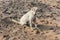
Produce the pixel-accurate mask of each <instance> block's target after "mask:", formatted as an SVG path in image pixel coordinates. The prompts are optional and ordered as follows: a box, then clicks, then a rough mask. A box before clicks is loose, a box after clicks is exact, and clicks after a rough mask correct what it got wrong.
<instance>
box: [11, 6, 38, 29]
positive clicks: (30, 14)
mask: <svg viewBox="0 0 60 40" xmlns="http://www.w3.org/2000/svg"><path fill="white" fill-rule="evenodd" d="M37 9H38V8H37V7H33V8H31V10H30V11H28V12H27V13H26V14H25V15H23V16H22V17H21V19H20V21H19V22H18V21H16V20H14V19H12V21H13V22H15V23H18V24H21V25H25V24H26V23H27V22H29V25H30V27H31V28H32V20H33V18H34V15H35V12H36V10H37Z"/></svg>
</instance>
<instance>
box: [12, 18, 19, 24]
mask: <svg viewBox="0 0 60 40" xmlns="http://www.w3.org/2000/svg"><path fill="white" fill-rule="evenodd" d="M11 21H12V22H14V23H17V24H20V22H19V21H16V20H14V19H12V20H11Z"/></svg>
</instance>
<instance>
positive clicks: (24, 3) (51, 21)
mask: <svg viewBox="0 0 60 40" xmlns="http://www.w3.org/2000/svg"><path fill="white" fill-rule="evenodd" d="M34 6H37V7H38V8H39V9H38V11H37V12H36V23H37V28H35V27H34V26H33V30H31V28H30V27H29V25H26V26H21V25H19V24H16V23H14V22H12V21H11V19H12V18H13V19H15V20H19V18H21V16H22V15H24V14H25V13H27V12H28V11H29V10H30V9H31V8H32V7H34ZM33 25H34V24H33ZM0 40H60V0H0Z"/></svg>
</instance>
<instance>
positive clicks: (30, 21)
mask: <svg viewBox="0 0 60 40" xmlns="http://www.w3.org/2000/svg"><path fill="white" fill-rule="evenodd" d="M29 25H30V28H31V29H32V19H29ZM32 30H33V29H32Z"/></svg>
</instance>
